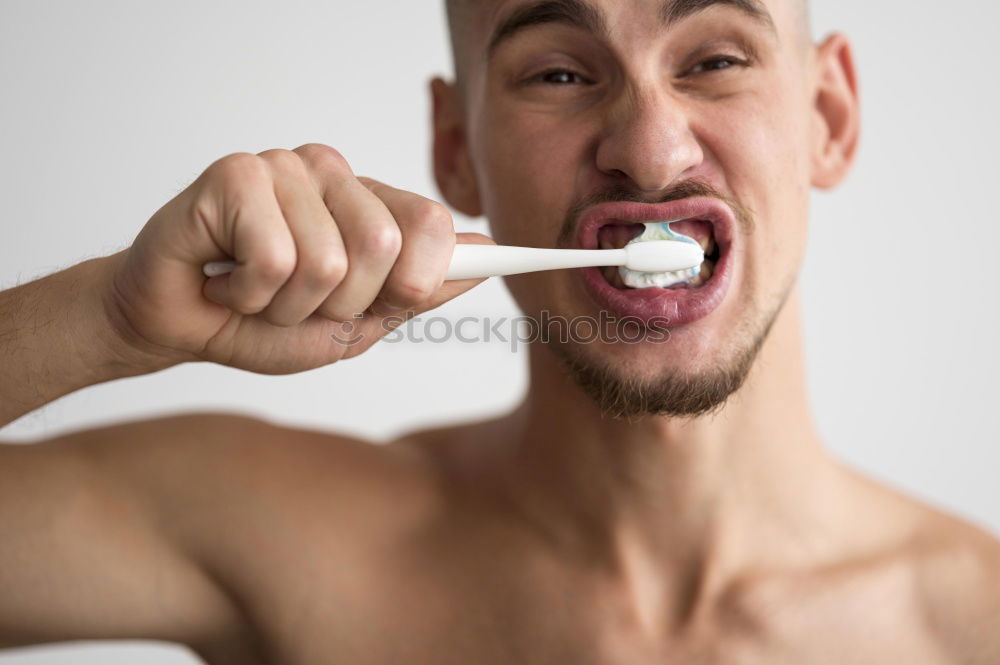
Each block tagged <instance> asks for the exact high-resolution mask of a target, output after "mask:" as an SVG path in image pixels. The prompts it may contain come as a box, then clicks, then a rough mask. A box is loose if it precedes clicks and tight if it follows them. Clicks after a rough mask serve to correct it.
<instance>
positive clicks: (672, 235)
mask: <svg viewBox="0 0 1000 665" xmlns="http://www.w3.org/2000/svg"><path fill="white" fill-rule="evenodd" d="M650 240H676V241H680V242H691V243H695V244H698V245H701V248H702V250H703V251H704V252H705V253H706V254H707V253H708V252H709V245H710V243H712V239H711V237H708V238H705V239H704V240H702V241H701V242H698V241H696V240H695V239H694V238H691V237H689V236H686V235H683V234H680V233H677V232H675V231H674V230H673V229H671V228H670V222H646V228H645V230H644V231H643V232H642V234H641V235H639V236H638V237H636V238H633V239H632V240H631V241H630V242H629V243H628V244H630V245H631V244H632V243H634V242H649V241H650ZM700 268H701V266H695V267H694V268H689V269H687V270H674V271H671V272H639V271H637V270H629V269H628V268H625V267H621V268H619V269H618V273H619V274H620V275H621V278H622V281H623V282H625V284H626V285H627V286H631V287H632V288H634V289H644V288H646V287H650V286H659V287H667V286H673V285H674V284H680V283H681V282H688V281H691V280H692V279H694V278H695V277H697V276H698V272H699V270H700Z"/></svg>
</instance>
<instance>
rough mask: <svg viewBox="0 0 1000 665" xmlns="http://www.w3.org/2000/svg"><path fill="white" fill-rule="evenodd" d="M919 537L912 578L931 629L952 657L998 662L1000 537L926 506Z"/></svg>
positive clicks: (999, 648) (968, 660) (963, 661)
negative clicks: (923, 523)
mask: <svg viewBox="0 0 1000 665" xmlns="http://www.w3.org/2000/svg"><path fill="white" fill-rule="evenodd" d="M928 513H929V514H928V517H927V520H926V524H925V527H924V528H923V529H922V530H921V532H920V534H919V536H918V538H917V546H916V552H917V556H916V564H915V567H914V569H915V571H916V581H917V590H918V593H919V594H920V597H921V599H922V600H923V604H924V608H923V609H924V613H925V616H926V618H927V621H928V623H929V626H930V628H931V630H932V631H933V632H934V633H935V634H936V636H937V638H938V639H939V640H940V642H941V644H942V645H943V646H944V647H945V648H946V650H947V651H948V652H950V653H951V654H953V655H954V657H955V660H956V662H960V663H969V664H979V663H982V664H984V665H985V664H992V663H998V662H1000V630H998V627H1000V541H998V540H997V539H996V538H995V537H994V536H993V535H991V534H989V533H987V532H986V531H984V530H983V529H980V528H978V527H976V526H974V525H972V524H969V523H967V522H965V521H963V520H960V519H958V518H956V517H953V516H951V515H947V514H944V513H940V512H937V511H933V510H928Z"/></svg>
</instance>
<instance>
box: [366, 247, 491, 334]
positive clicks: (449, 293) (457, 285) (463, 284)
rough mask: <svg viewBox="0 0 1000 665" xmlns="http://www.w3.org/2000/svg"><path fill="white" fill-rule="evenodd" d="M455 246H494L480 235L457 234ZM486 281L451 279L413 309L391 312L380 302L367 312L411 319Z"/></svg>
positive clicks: (381, 315)
mask: <svg viewBox="0 0 1000 665" xmlns="http://www.w3.org/2000/svg"><path fill="white" fill-rule="evenodd" d="M455 240H456V244H458V245H495V244H496V243H495V242H493V239H492V238H489V237H487V236H484V235H483V234H482V233H457V234H455ZM484 281H486V278H485V277H479V278H476V279H453V280H447V281H445V282H444V283H443V284H442V285H441V286H440V288H438V290H437V291H436V292H435V293H434V295H433V296H431V297H430V298H428V299H427V300H425V301H424V302H422V303H420V304H419V305H417V306H415V307H410V308H409V309H406V310H392V309H391V308H389V307H387V306H385V304H384V303H382V302H381V301H376V302H375V304H374V305H372V308H371V309H370V310H369V313H370V314H374V315H375V316H376V317H382V318H384V317H385V316H387V315H390V314H391V315H393V316H397V317H398V316H406V317H408V318H409V317H413V316H416V315H417V314H422V313H424V312H427V311H429V310H432V309H434V308H436V307H440V306H441V305H443V304H445V303H446V302H448V301H449V300H452V299H453V298H457V297H458V296H460V295H462V294H463V293H465V292H466V291H468V290H469V289H471V288H473V287H474V286H477V285H479V284H482V283H483V282H484Z"/></svg>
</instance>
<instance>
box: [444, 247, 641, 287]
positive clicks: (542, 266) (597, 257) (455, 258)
mask: <svg viewBox="0 0 1000 665" xmlns="http://www.w3.org/2000/svg"><path fill="white" fill-rule="evenodd" d="M625 260H626V256H625V250H624V249H544V248H536V247H510V246H506V245H455V253H454V254H452V257H451V265H450V266H449V267H448V274H447V276H446V277H445V279H475V278H480V277H496V276H500V275H518V274H520V273H525V272H535V271H538V270H558V269H560V268H586V267H589V266H614V265H624V264H625Z"/></svg>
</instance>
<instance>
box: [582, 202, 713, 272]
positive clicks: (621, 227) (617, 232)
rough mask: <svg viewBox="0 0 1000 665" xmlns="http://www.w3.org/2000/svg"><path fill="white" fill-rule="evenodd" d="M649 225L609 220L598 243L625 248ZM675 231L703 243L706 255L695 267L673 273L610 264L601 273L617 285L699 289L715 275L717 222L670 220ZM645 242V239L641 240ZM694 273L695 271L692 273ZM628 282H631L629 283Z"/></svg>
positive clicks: (604, 247)
mask: <svg viewBox="0 0 1000 665" xmlns="http://www.w3.org/2000/svg"><path fill="white" fill-rule="evenodd" d="M645 229H646V224H644V223H615V222H609V223H607V224H605V225H603V226H601V227H600V228H598V229H597V245H598V247H599V248H600V249H621V248H622V247H625V245H627V244H628V243H630V242H632V241H633V240H634V239H635V238H637V237H639V236H640V235H641V234H642V233H643V231H644V230H645ZM670 230H671V231H673V232H674V233H677V234H680V235H683V236H687V237H688V238H691V239H692V240H694V241H695V242H697V243H698V244H699V245H700V246H701V250H702V252H703V253H704V254H705V259H704V261H702V263H701V265H700V266H697V268H695V269H693V270H691V271H676V272H671V273H637V272H635V271H630V270H627V269H625V268H617V267H614V266H606V267H604V268H601V275H602V276H603V277H604V278H605V279H606V280H607V281H608V284H610V285H611V286H613V287H614V288H616V289H633V288H647V287H654V286H655V287H656V288H666V289H696V288H698V287H700V286H701V285H702V284H704V283H705V282H707V281H708V280H710V279H711V278H712V274H713V272H714V270H715V266H716V263H717V262H718V260H719V258H720V251H719V244H718V243H717V242H716V240H715V233H714V230H713V225H712V222H711V221H710V220H706V219H686V220H680V221H676V222H672V223H671V224H670ZM640 242H641V241H640ZM692 273H693V275H692ZM626 282H627V283H626Z"/></svg>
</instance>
